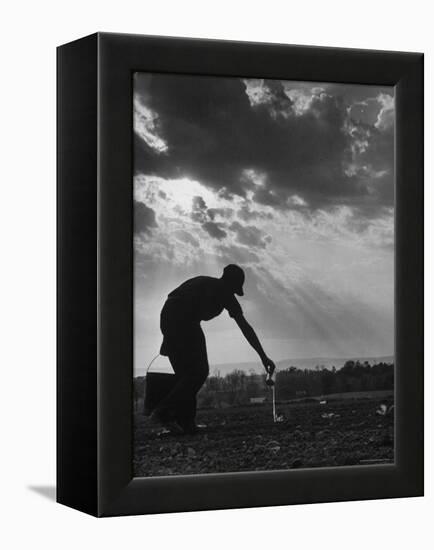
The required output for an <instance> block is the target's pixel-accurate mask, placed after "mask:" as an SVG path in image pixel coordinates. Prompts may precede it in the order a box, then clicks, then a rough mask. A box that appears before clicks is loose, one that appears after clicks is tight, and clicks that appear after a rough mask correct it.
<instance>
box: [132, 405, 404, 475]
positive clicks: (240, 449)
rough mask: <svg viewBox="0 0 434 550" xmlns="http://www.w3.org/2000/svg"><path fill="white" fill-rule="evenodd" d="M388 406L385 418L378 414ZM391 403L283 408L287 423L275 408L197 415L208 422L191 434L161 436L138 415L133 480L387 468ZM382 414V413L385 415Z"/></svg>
mask: <svg viewBox="0 0 434 550" xmlns="http://www.w3.org/2000/svg"><path fill="white" fill-rule="evenodd" d="M381 404H385V405H387V412H386V414H379V413H378V412H377V410H378V409H379V408H380V405H381ZM391 405H393V400H392V399H391V398H388V399H384V398H383V399H379V398H371V399H345V400H339V401H335V402H330V401H329V402H328V403H327V404H325V405H320V404H319V402H307V403H300V402H298V403H292V404H285V405H278V406H277V411H278V413H279V414H281V415H283V420H282V421H281V422H278V423H274V422H273V417H272V412H271V404H269V403H268V404H264V405H252V406H244V407H231V408H227V409H224V410H215V409H209V410H199V412H198V417H197V421H198V422H199V423H204V424H207V426H208V428H207V430H206V431H205V433H203V434H202V433H201V434H200V435H194V436H174V435H171V434H165V435H159V433H158V430H157V429H156V428H155V427H153V426H152V425H151V424H150V422H149V419H148V418H147V417H145V416H143V415H142V414H139V413H137V414H136V415H135V418H134V422H135V441H134V443H135V445H134V475H135V476H136V477H137V476H165V475H180V474H181V475H186V474H206V473H217V472H220V473H221V472H243V471H252V470H281V469H290V468H318V467H325V466H350V465H356V464H371V463H388V462H393V458H394V410H393V408H392V409H390V407H391ZM382 412H384V411H382Z"/></svg>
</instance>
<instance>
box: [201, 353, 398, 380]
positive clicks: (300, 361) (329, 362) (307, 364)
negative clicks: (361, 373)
mask: <svg viewBox="0 0 434 550" xmlns="http://www.w3.org/2000/svg"><path fill="white" fill-rule="evenodd" d="M351 360H353V361H360V362H361V363H364V362H365V361H368V362H369V363H371V364H373V363H381V362H383V363H393V362H394V356H393V355H383V356H375V357H374V356H373V357H308V358H296V359H283V360H282V361H276V367H277V369H278V370H283V369H287V368H289V367H297V368H299V369H314V368H315V367H316V366H317V365H319V366H324V367H327V368H331V367H333V366H335V367H336V368H337V369H340V368H341V367H343V366H344V364H345V363H346V361H351ZM234 370H242V371H244V372H246V373H249V372H251V371H253V372H254V373H256V374H263V373H264V372H265V371H264V367H263V366H262V364H261V362H260V361H259V360H258V361H251V362H245V363H222V364H219V365H211V366H210V374H211V375H212V376H215V375H216V374H217V372H220V375H221V376H225V375H226V374H228V373H229V372H232V371H234Z"/></svg>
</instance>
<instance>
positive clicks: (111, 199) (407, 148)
mask: <svg viewBox="0 0 434 550" xmlns="http://www.w3.org/2000/svg"><path fill="white" fill-rule="evenodd" d="M57 64H58V80H57V94H58V107H57V109H58V142H57V148H58V157H57V158H58V171H57V181H58V188H57V189H58V195H57V197H58V199H57V200H58V240H57V242H58V279H57V280H58V340H57V342H58V352H57V353H58V359H57V365H58V366H57V411H58V412H57V465H58V466H57V500H58V502H60V503H62V504H65V505H68V506H71V507H73V508H76V509H78V510H82V511H84V512H87V513H90V514H93V515H95V516H114V515H126V514H148V513H159V512H176V511H193V510H210V509H223V508H240V507H252V506H273V505H286V504H297V503H314V502H332V501H345V500H361V499H378V498H396V497H410V496H420V495H423V55H422V54H419V53H402V52H383V51H370V50H348V49H335V48H319V47H307V46H288V45H274V44H259V43H243V42H228V41H216V40H195V39H184V38H182V39H181V38H166V37H150V36H139V35H123V34H108V33H97V34H94V35H91V36H88V37H86V38H83V39H80V40H77V41H75V42H72V43H69V44H66V45H63V46H60V47H59V48H58V51H57ZM134 71H150V72H168V73H185V74H195V75H214V76H218V75H221V76H245V77H263V78H278V79H284V80H300V81H309V80H311V81H316V82H345V83H357V84H381V85H387V86H394V87H395V90H396V128H397V131H396V228H395V229H396V233H395V234H396V323H395V324H396V350H395V351H396V377H395V380H396V382H395V384H396V390H395V391H396V394H395V395H396V460H395V463H394V464H393V465H375V466H351V467H339V468H319V469H305V470H289V471H272V472H247V473H227V474H210V475H195V476H171V477H156V478H133V475H132V433H133V432H132V404H133V400H132V379H133V377H132V369H133V269H132V266H133V251H132V242H133V239H132V232H133V214H132V181H133V168H132V151H133V143H132V139H133V132H132V105H133V101H132V74H133V72H134Z"/></svg>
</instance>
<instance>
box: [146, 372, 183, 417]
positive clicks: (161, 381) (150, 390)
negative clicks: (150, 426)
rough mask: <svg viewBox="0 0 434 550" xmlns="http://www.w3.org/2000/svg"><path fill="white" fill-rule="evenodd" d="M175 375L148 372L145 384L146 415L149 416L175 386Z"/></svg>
mask: <svg viewBox="0 0 434 550" xmlns="http://www.w3.org/2000/svg"><path fill="white" fill-rule="evenodd" d="M175 381H176V376H175V374H173V373H165V372H148V373H147V375H146V384H145V415H146V416H149V415H150V414H151V413H152V411H153V410H154V409H155V407H156V406H157V405H158V403H159V402H160V401H161V400H162V399H163V397H166V395H167V394H168V393H169V392H170V391H171V390H172V388H173V387H174V385H175Z"/></svg>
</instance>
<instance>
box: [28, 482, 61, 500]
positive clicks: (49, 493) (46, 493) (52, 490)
mask: <svg viewBox="0 0 434 550" xmlns="http://www.w3.org/2000/svg"><path fill="white" fill-rule="evenodd" d="M27 489H29V490H30V491H33V492H34V493H37V494H38V495H41V496H43V497H45V498H47V499H48V500H51V501H52V502H56V487H55V486H54V485H28V486H27Z"/></svg>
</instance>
